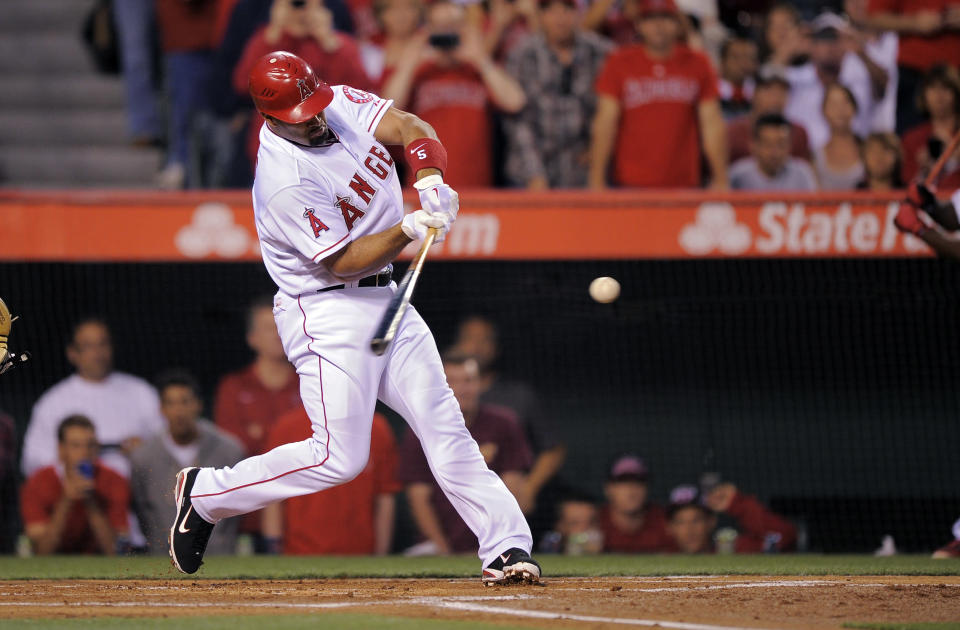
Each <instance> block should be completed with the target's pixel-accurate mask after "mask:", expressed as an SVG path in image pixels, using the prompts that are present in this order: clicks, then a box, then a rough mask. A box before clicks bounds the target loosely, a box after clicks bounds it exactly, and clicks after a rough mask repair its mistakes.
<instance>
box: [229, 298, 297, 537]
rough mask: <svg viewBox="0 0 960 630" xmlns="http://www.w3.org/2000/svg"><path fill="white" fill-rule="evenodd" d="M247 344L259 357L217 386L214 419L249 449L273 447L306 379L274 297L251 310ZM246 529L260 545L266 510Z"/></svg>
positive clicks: (248, 519)
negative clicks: (289, 347) (279, 423)
mask: <svg viewBox="0 0 960 630" xmlns="http://www.w3.org/2000/svg"><path fill="white" fill-rule="evenodd" d="M247 345H248V346H250V349H251V350H253V352H254V355H255V357H254V360H253V363H251V364H250V365H249V366H247V367H245V368H244V369H242V370H240V371H238V372H233V373H231V374H227V375H226V376H224V377H223V379H222V380H221V381H220V385H219V386H218V387H217V396H216V400H215V402H214V407H213V421H214V422H215V423H216V424H217V426H218V427H220V428H221V429H223V430H224V431H226V432H227V433H230V434H231V435H233V436H234V437H236V438H237V439H238V440H240V441H241V442H242V443H243V446H244V448H245V449H246V451H247V455H248V456H249V455H259V454H261V453H266V452H267V451H268V450H270V449H269V448H268V447H267V434H268V433H269V431H270V428H271V427H272V426H273V423H274V422H275V421H276V419H277V418H279V417H280V416H281V415H283V414H284V413H286V412H287V411H290V410H291V409H296V408H297V407H300V406H301V402H300V381H299V379H297V373H296V371H295V370H294V369H293V366H292V365H290V362H289V361H287V356H286V354H284V352H283V344H282V343H281V342H280V335H279V334H278V333H277V324H276V322H274V320H273V298H272V297H270V296H263V297H260V298H258V299H257V300H255V301H254V302H253V304H251V305H250V308H249V309H248V311H247ZM239 531H240V533H241V534H253V536H254V547H255V548H256V549H258V550H260V551H262V550H263V548H262V540H261V539H260V538H259V535H260V513H259V512H255V513H253V514H247V515H244V516H243V518H242V520H241V521H240V530H239Z"/></svg>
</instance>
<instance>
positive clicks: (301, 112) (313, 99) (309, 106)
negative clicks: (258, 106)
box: [260, 83, 333, 125]
mask: <svg viewBox="0 0 960 630" xmlns="http://www.w3.org/2000/svg"><path fill="white" fill-rule="evenodd" d="M332 100H333V90H332V89H331V88H330V86H329V85H327V84H326V83H321V84H320V85H319V86H318V87H317V88H316V89H315V90H314V91H313V94H311V95H310V96H309V97H307V99H306V100H305V101H303V102H302V103H300V104H298V105H297V106H296V107H293V108H290V109H282V110H273V111H271V110H261V112H260V113H262V114H266V115H268V116H272V117H273V118H276V119H277V120H280V121H282V122H285V123H290V124H292V125H297V124H300V123H303V122H306V121H308V120H310V119H311V118H313V117H314V116H316V115H317V114H319V113H320V112H322V111H323V110H324V109H326V107H327V105H329V104H330V102H331V101H332Z"/></svg>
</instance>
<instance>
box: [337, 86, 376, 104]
mask: <svg viewBox="0 0 960 630" xmlns="http://www.w3.org/2000/svg"><path fill="white" fill-rule="evenodd" d="M343 95H344V96H346V97H347V98H348V99H350V100H351V101H353V102H354V103H358V104H363V103H369V102H370V101H372V100H373V99H374V98H375V97H374V96H373V94H371V93H370V92H364V91H363V90H358V89H357V88H352V87H350V86H349V85H345V86H343Z"/></svg>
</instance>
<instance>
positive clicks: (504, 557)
mask: <svg viewBox="0 0 960 630" xmlns="http://www.w3.org/2000/svg"><path fill="white" fill-rule="evenodd" d="M190 507H193V506H192V505H191V506H190ZM511 555H512V554H509V553H508V554H507V555H505V556H500V559H501V560H503V563H504V564H506V563H507V560H509V559H510V556H511Z"/></svg>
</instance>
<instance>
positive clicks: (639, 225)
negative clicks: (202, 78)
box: [0, 191, 930, 262]
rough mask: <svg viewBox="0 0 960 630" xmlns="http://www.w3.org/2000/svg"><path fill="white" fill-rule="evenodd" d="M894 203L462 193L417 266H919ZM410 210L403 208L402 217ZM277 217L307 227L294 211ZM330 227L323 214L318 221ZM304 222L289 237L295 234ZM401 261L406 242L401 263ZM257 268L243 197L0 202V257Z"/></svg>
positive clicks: (4, 196)
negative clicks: (795, 261) (834, 262)
mask: <svg viewBox="0 0 960 630" xmlns="http://www.w3.org/2000/svg"><path fill="white" fill-rule="evenodd" d="M898 197H899V195H886V196H878V195H865V194H856V193H852V194H850V195H846V196H839V197H838V196H836V195H832V196H826V195H813V194H804V195H796V196H780V197H778V198H775V199H771V198H767V197H764V196H761V195H757V194H751V193H747V194H728V195H722V196H717V195H716V194H712V193H702V192H696V193H676V192H644V193H635V192H623V191H614V192H603V193H592V192H556V193H538V194H532V193H527V192H517V191H511V192H499V191H498V192H487V191H484V192H476V191H466V192H463V193H461V210H460V214H459V217H458V219H457V222H456V224H455V225H454V228H453V230H452V231H451V232H450V234H448V235H447V239H446V241H445V242H443V243H441V244H439V245H436V246H435V247H434V249H433V250H432V251H431V258H432V259H437V260H596V259H647V258H657V259H662V258H667V259H670V258H680V259H682V258H688V259H689V258H742V257H749V258H783V257H875V256H890V257H903V256H929V255H930V251H929V250H928V249H927V247H926V246H925V245H924V244H923V243H922V242H920V241H919V240H918V239H915V238H914V237H912V236H905V235H903V234H901V233H899V232H898V231H897V230H896V229H895V228H894V226H893V217H894V215H895V214H896V211H897V203H898ZM416 201H417V199H416V197H415V196H408V197H407V204H408V206H409V207H408V208H407V211H409V210H411V209H412V208H413V204H414V203H416ZM315 205H316V206H317V207H316V208H314V210H315V211H316V212H321V211H322V209H321V205H320V204H319V203H318V204H315ZM291 212H293V213H294V214H295V215H296V216H304V217H306V216H307V214H305V213H304V210H303V208H292V209H291ZM339 216H340V215H339V213H334V214H332V215H331V219H330V220H336V219H337V217H339ZM306 221H307V219H306V218H305V219H304V226H303V227H304V229H305V230H308V229H310V226H309V224H308V223H307V222H306ZM359 221H362V219H359ZM357 225H360V223H357ZM311 233H312V232H311ZM415 250H416V245H415V244H411V246H410V247H409V248H408V249H407V250H406V251H405V253H404V255H406V256H409V255H412V253H413V252H414V251H415ZM259 258H260V249H259V242H258V240H257V231H256V226H255V225H254V220H253V210H252V208H251V205H250V197H249V195H248V194H247V193H245V192H221V193H210V192H207V193H167V194H156V193H106V192H63V193H17V192H2V193H0V260H5V261H26V260H62V261H93V260H102V261H134V262H135V261H256V260H259Z"/></svg>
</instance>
